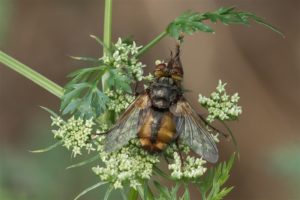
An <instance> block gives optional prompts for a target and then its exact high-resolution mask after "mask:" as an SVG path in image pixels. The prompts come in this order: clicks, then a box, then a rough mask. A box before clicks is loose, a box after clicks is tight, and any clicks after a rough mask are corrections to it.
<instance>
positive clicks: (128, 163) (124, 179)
mask: <svg viewBox="0 0 300 200" xmlns="http://www.w3.org/2000/svg"><path fill="white" fill-rule="evenodd" d="M104 138H105V137H100V139H99V143H100V144H99V146H98V151H99V152H100V158H101V160H102V161H103V163H104V164H105V166H104V167H103V166H97V167H94V168H93V171H94V173H95V174H96V175H98V176H99V177H100V179H101V180H102V181H108V182H110V183H112V184H113V186H114V188H123V186H124V184H127V183H129V185H130V187H133V188H135V189H136V187H137V186H139V185H141V184H142V182H141V181H142V180H145V179H150V177H151V175H152V169H153V166H154V165H155V164H156V163H158V162H159V157H158V156H157V155H151V154H149V153H148V152H146V151H145V150H143V149H142V148H141V146H140V143H139V140H137V139H134V140H131V142H130V143H129V144H128V145H127V146H124V147H123V148H122V149H120V150H119V151H116V152H112V153H107V152H105V151H104V147H103V145H101V143H102V144H103V141H104Z"/></svg>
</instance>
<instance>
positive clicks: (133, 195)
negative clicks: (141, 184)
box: [128, 188, 139, 200]
mask: <svg viewBox="0 0 300 200" xmlns="http://www.w3.org/2000/svg"><path fill="white" fill-rule="evenodd" d="M138 196H139V195H138V191H137V190H135V189H133V188H130V190H129V193H128V200H137V199H138Z"/></svg>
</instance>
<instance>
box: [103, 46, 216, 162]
mask: <svg viewBox="0 0 300 200" xmlns="http://www.w3.org/2000/svg"><path fill="white" fill-rule="evenodd" d="M179 54H180V50H179V45H178V46H177V49H176V54H175V56H171V59H170V60H169V62H168V63H167V64H165V63H162V64H159V65H157V66H156V68H155V71H154V76H155V79H154V80H153V82H152V83H151V84H150V87H149V88H148V89H146V90H145V91H144V92H143V93H142V94H140V95H139V96H138V97H137V98H136V99H135V100H134V102H133V103H131V105H130V106H129V107H128V108H127V109H126V111H125V112H124V113H123V114H122V116H121V117H120V118H119V120H118V121H117V123H116V124H115V125H114V126H113V128H112V129H111V130H109V131H108V133H107V137H106V143H105V149H106V151H108V152H113V151H116V150H118V149H120V148H121V147H122V146H124V145H126V144H128V142H129V140H131V139H133V138H135V137H138V138H139V140H140V142H141V145H142V147H143V148H144V149H146V150H148V151H149V152H161V151H163V150H164V149H165V148H166V147H167V145H168V144H170V143H172V142H178V141H181V142H183V143H185V144H187V145H188V146H189V147H190V148H191V149H192V150H193V151H194V152H195V153H197V154H198V155H200V156H202V157H203V159H205V160H207V161H209V162H216V161H217V160H218V150H217V147H216V144H215V142H214V140H213V138H212V136H211V134H210V133H209V131H208V130H207V129H206V126H205V123H204V121H202V119H201V118H200V117H199V116H198V114H197V113H196V111H194V109H193V108H192V107H191V106H190V104H189V103H188V101H187V100H186V99H185V97H184V96H183V91H182V87H181V82H182V79H183V68H182V64H181V61H180V55H179Z"/></svg>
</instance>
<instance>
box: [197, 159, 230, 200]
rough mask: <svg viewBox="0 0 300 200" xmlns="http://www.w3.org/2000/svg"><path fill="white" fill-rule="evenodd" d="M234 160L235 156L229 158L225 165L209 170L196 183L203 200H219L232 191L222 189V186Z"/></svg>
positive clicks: (226, 188) (227, 188)
mask: <svg viewBox="0 0 300 200" xmlns="http://www.w3.org/2000/svg"><path fill="white" fill-rule="evenodd" d="M234 160H235V154H233V155H232V156H231V157H230V159H229V160H228V162H227V163H226V162H224V163H220V164H219V165H218V166H217V167H216V168H211V169H209V171H208V172H207V173H206V175H205V177H204V178H203V179H202V180H201V181H199V182H198V184H199V187H198V189H199V191H200V192H201V194H202V199H203V200H221V199H223V198H224V197H225V196H226V195H227V194H228V193H229V192H230V191H231V190H232V189H233V187H223V188H222V186H223V185H224V184H225V183H226V181H227V180H228V178H229V173H230V170H231V168H232V166H233V163H234Z"/></svg>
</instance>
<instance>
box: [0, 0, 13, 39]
mask: <svg viewBox="0 0 300 200" xmlns="http://www.w3.org/2000/svg"><path fill="white" fill-rule="evenodd" d="M12 5H13V0H0V44H2V43H3V42H4V38H5V36H6V34H7V29H8V25H9V22H10V18H11V13H12Z"/></svg>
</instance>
